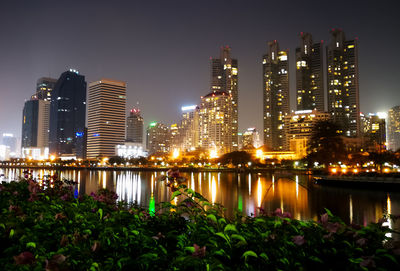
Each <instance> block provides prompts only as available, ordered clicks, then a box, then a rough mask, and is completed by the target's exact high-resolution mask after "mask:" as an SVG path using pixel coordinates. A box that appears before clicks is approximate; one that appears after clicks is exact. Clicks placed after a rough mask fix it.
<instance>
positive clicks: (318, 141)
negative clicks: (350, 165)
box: [307, 120, 346, 166]
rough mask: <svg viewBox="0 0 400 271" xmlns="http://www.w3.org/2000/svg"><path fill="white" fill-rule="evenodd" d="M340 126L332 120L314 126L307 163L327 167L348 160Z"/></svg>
mask: <svg viewBox="0 0 400 271" xmlns="http://www.w3.org/2000/svg"><path fill="white" fill-rule="evenodd" d="M340 131H341V129H340V126H339V125H337V124H336V123H334V122H333V121H331V120H324V121H319V122H317V124H316V125H315V126H314V129H313V134H312V136H311V139H310V143H309V145H308V153H309V154H308V156H307V161H308V162H309V163H313V162H318V163H320V164H324V165H325V166H327V165H329V163H334V162H338V161H342V160H343V159H345V158H346V153H345V148H344V146H343V140H342V138H341V132H340Z"/></svg>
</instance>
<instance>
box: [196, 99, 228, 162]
mask: <svg viewBox="0 0 400 271" xmlns="http://www.w3.org/2000/svg"><path fill="white" fill-rule="evenodd" d="M232 118H233V114H232V96H231V95H229V94H228V93H226V92H224V91H213V92H211V93H209V94H207V95H206V96H204V97H201V106H200V109H199V127H200V133H199V145H200V146H201V147H202V148H204V149H206V150H215V151H216V152H217V153H218V154H224V153H228V152H231V151H233V144H232V135H233V133H232Z"/></svg>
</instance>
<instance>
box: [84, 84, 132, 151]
mask: <svg viewBox="0 0 400 271" xmlns="http://www.w3.org/2000/svg"><path fill="white" fill-rule="evenodd" d="M125 112H126V83H125V82H121V81H116V80H109V79H101V80H100V81H95V82H92V83H90V84H89V95H88V137H87V157H88V158H97V157H110V156H114V155H115V146H117V145H121V144H123V143H124V141H125Z"/></svg>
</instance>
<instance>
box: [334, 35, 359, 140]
mask: <svg viewBox="0 0 400 271" xmlns="http://www.w3.org/2000/svg"><path fill="white" fill-rule="evenodd" d="M331 34H332V40H331V43H330V44H329V45H328V46H327V47H326V59H327V68H328V72H327V80H328V111H329V113H331V114H332V118H333V121H335V122H336V123H337V124H339V125H340V126H341V127H342V129H343V134H344V135H345V136H348V137H357V136H359V135H360V104H359V92H358V44H357V39H354V40H346V39H345V35H344V32H343V31H342V30H340V29H333V30H332V31H331Z"/></svg>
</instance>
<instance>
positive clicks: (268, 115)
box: [263, 40, 290, 151]
mask: <svg viewBox="0 0 400 271" xmlns="http://www.w3.org/2000/svg"><path fill="white" fill-rule="evenodd" d="M288 72H289V51H281V50H280V49H279V44H278V42H277V41H276V40H275V41H271V42H268V53H267V54H266V55H264V57H263V100H264V116H263V118H264V145H266V147H267V148H268V149H271V150H276V151H280V150H284V144H285V135H284V132H283V130H284V117H285V116H286V115H288V114H289V113H290V111H289V102H290V101H289V74H288Z"/></svg>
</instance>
